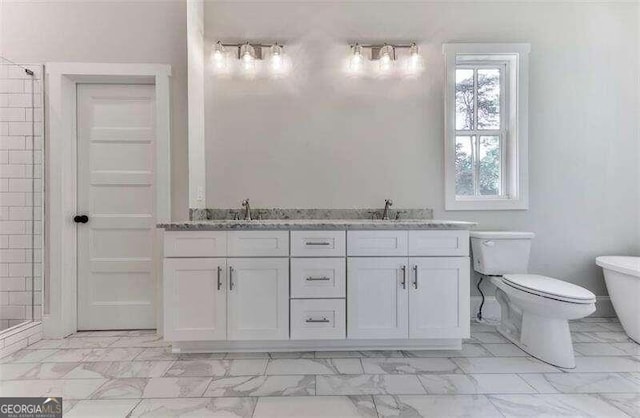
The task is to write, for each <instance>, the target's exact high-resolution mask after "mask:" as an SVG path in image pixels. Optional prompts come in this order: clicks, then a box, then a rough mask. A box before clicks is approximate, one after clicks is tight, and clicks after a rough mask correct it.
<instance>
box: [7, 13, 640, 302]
mask: <svg viewBox="0 0 640 418" xmlns="http://www.w3.org/2000/svg"><path fill="white" fill-rule="evenodd" d="M185 10H186V8H185V5H184V2H181V1H145V2H130V1H127V2H120V1H113V2H96V1H91V2H77V1H76V2H48V3H46V2H34V3H31V2H29V3H27V2H6V1H5V2H2V3H0V55H3V56H7V57H8V58H11V59H13V60H15V61H19V62H35V63H38V62H46V61H98V62H152V63H164V64H171V65H172V67H173V83H172V95H173V97H172V106H173V109H172V111H173V114H172V118H171V123H172V173H173V174H172V180H173V187H172V193H173V196H172V203H173V216H174V217H175V218H176V219H184V218H185V217H186V216H187V202H188V196H187V192H188V187H187V141H186V133H187V132H186V126H187V117H186V115H187V109H186V103H187V100H186V99H187V96H186V95H187V93H186V87H187V80H186V30H185V26H186V16H185ZM639 16H640V14H639V11H638V6H637V4H635V3H631V2H629V3H608V4H598V3H588V4H585V3H577V2H576V3H561V4H558V3H545V2H543V3H522V2H521V3H504V2H500V3H482V4H481V3H458V2H454V3H451V4H445V3H423V4H419V3H413V4H402V3H399V2H395V3H393V4H390V3H383V2H370V3H365V2H360V3H353V4H344V2H332V3H330V4H326V5H322V4H315V3H311V2H302V3H301V2H298V3H293V2H290V3H286V4H284V3H280V4H278V3H268V2H264V1H263V2H260V3H258V4H250V3H245V2H239V3H235V4H232V3H211V2H209V3H207V5H206V25H207V38H208V40H209V41H214V40H216V39H218V38H221V39H229V40H232V39H256V40H269V39H270V38H277V39H279V40H281V41H284V42H286V43H287V46H288V48H287V51H288V52H289V53H290V54H291V57H292V58H294V62H295V68H294V70H293V72H292V75H291V77H289V78H288V79H286V80H283V81H281V82H279V83H266V82H259V81H253V82H247V81H238V80H226V81H224V82H220V81H217V80H215V79H214V78H213V77H206V99H207V103H206V109H205V112H206V118H207V120H206V126H205V129H206V135H207V163H208V173H207V177H208V179H207V180H208V183H207V185H208V190H207V196H208V205H209V206H213V207H226V206H233V207H235V206H238V205H239V202H240V200H241V199H242V198H244V197H247V196H249V197H251V198H252V200H253V201H254V203H255V205H258V206H297V207H313V206H322V207H363V206H374V205H375V206H379V205H380V202H382V201H383V199H384V198H385V197H387V196H389V197H392V198H393V199H394V200H395V202H396V206H398V207H431V208H433V209H434V210H435V215H436V217H437V218H446V219H467V220H473V221H477V222H479V223H480V227H481V228H483V229H490V228H500V229H522V230H531V231H534V232H536V233H537V234H538V237H537V238H536V241H535V242H534V248H533V254H532V270H535V271H537V272H540V273H544V274H549V275H553V276H556V277H559V278H563V279H566V280H569V281H572V282H575V283H580V284H583V285H585V286H587V287H588V288H590V289H591V290H593V291H594V292H595V293H596V294H599V295H602V294H605V288H604V283H603V281H602V276H601V273H600V272H599V270H598V269H597V268H596V267H595V266H594V264H593V258H594V257H595V256H596V255H600V254H614V253H618V254H630V253H633V252H635V253H636V254H637V253H638V252H639V251H640V239H639V236H638V233H639V231H640V224H639V222H638V218H639V217H640V214H639V209H640V206H639V204H638V194H639V188H638V182H639V172H638V164H637V162H636V161H637V160H638V158H639V157H640V150H639V147H638V142H639V138H638V117H637V108H636V107H635V106H637V104H638V78H637V74H638V51H639V49H638V32H637V31H638V19H639ZM412 39H414V40H417V41H419V42H421V46H422V52H423V55H424V57H425V58H426V71H425V73H424V75H423V77H422V78H420V79H418V80H413V81H410V80H402V81H380V80H376V81H373V80H369V81H365V80H360V81H355V80H349V79H347V78H346V77H344V74H343V73H342V72H341V70H340V64H341V60H342V59H343V58H344V51H345V46H346V45H347V44H348V43H349V42H352V41H354V40H361V41H368V40H369V41H373V40H376V41H380V40H390V41H393V40H412ZM454 41H475V42H530V43H531V45H532V53H531V89H530V91H531V94H530V115H529V117H530V127H531V129H530V174H531V183H530V186H531V194H530V200H531V207H530V209H529V210H528V211H519V212H504V211H501V212H445V211H444V194H443V179H442V172H443V166H442V165H443V162H442V154H443V150H442V137H443V131H442V120H443V114H442V86H443V62H442V55H441V44H442V43H443V42H454ZM49 146H55V144H49Z"/></svg>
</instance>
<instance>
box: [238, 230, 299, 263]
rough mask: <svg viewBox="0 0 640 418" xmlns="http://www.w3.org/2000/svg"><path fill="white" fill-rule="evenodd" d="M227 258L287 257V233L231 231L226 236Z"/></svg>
mask: <svg viewBox="0 0 640 418" xmlns="http://www.w3.org/2000/svg"><path fill="white" fill-rule="evenodd" d="M227 255H228V256H229V257H288V256H289V231H232V232H229V233H228V235H227Z"/></svg>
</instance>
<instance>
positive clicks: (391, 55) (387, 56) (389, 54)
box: [378, 44, 396, 73]
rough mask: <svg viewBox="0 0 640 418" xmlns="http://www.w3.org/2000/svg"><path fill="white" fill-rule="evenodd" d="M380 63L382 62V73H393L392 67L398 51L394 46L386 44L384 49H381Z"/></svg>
mask: <svg viewBox="0 0 640 418" xmlns="http://www.w3.org/2000/svg"><path fill="white" fill-rule="evenodd" d="M378 56H379V58H378V61H379V62H380V72H382V73H388V72H389V71H391V67H392V66H393V61H395V59H396V50H395V49H394V48H393V46H391V45H388V44H385V45H384V46H383V47H382V48H380V53H379V54H378Z"/></svg>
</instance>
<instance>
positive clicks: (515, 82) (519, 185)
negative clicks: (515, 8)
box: [442, 43, 531, 210]
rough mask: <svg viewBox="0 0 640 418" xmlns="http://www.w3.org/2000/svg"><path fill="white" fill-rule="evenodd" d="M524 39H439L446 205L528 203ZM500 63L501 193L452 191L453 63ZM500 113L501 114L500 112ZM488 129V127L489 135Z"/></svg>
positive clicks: (526, 205) (448, 207)
mask: <svg viewBox="0 0 640 418" xmlns="http://www.w3.org/2000/svg"><path fill="white" fill-rule="evenodd" d="M530 49H531V48H530V45H529V44H520V43H518V44H476V43H454V44H444V45H443V47H442V53H443V54H444V56H445V95H444V96H445V97H444V106H445V112H444V115H445V144H444V145H445V146H444V149H445V164H444V166H445V210H525V209H528V208H529V178H528V159H529V156H528V130H529V128H528V110H529V51H530ZM465 64H469V65H480V66H482V65H494V66H495V65H505V71H504V75H503V77H504V80H505V82H504V83H503V86H502V87H503V90H504V93H503V92H501V103H500V104H501V106H502V107H501V109H500V113H501V121H500V123H501V129H500V130H502V131H504V132H506V134H505V138H504V141H501V159H502V167H501V171H502V179H501V180H502V184H501V192H502V195H501V196H456V167H455V161H456V132H457V131H456V120H455V119H456V102H455V94H456V68H458V66H464V65H465ZM503 116H506V117H504V118H503ZM491 132H495V131H493V130H491V131H487V135H490V134H491Z"/></svg>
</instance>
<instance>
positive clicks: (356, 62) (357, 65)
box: [349, 44, 364, 73]
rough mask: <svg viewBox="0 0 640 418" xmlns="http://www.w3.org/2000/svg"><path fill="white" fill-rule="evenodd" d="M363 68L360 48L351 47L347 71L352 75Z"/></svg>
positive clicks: (357, 45) (356, 46)
mask: <svg viewBox="0 0 640 418" xmlns="http://www.w3.org/2000/svg"><path fill="white" fill-rule="evenodd" d="M363 66H364V57H363V56H362V47H361V46H360V44H355V45H353V46H352V47H351V58H350V60H349V71H351V72H352V73H360V72H361V71H362V67H363Z"/></svg>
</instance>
